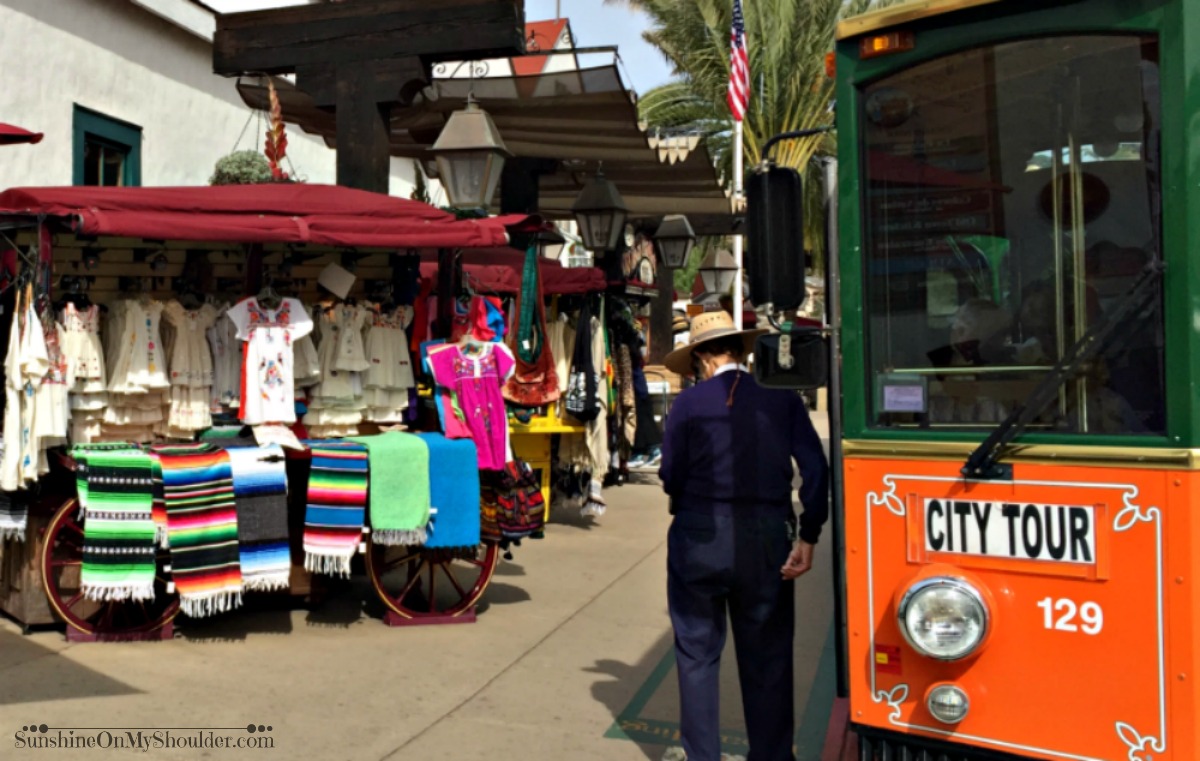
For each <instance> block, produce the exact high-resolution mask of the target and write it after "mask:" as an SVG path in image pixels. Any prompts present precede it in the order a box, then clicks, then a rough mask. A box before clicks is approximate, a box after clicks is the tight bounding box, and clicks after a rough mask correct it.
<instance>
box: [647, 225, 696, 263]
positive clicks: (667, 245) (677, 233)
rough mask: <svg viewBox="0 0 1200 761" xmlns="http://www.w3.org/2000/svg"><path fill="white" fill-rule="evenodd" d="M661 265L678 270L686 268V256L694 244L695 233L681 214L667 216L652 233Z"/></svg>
mask: <svg viewBox="0 0 1200 761" xmlns="http://www.w3.org/2000/svg"><path fill="white" fill-rule="evenodd" d="M654 240H655V241H656V242H657V243H658V251H659V253H660V254H662V259H663V265H665V266H667V267H669V268H671V269H673V270H679V269H683V268H684V267H686V266H687V261H688V254H690V253H691V252H692V246H694V245H695V244H696V233H695V231H693V230H692V224H691V222H689V221H688V218H687V217H685V216H683V215H682V214H668V215H667V216H665V217H663V221H662V224H660V225H659V226H658V231H657V232H656V233H654Z"/></svg>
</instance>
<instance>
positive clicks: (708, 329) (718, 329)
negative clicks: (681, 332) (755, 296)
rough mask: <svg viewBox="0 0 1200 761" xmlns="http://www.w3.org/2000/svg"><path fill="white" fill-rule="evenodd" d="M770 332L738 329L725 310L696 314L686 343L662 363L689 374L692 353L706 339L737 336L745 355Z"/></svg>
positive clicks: (671, 369)
mask: <svg viewBox="0 0 1200 761" xmlns="http://www.w3.org/2000/svg"><path fill="white" fill-rule="evenodd" d="M770 332H771V331H769V330H766V329H762V328H759V329H755V330H738V329H737V326H736V325H734V323H733V317H732V316H731V315H730V314H729V313H728V312H725V311H719V312H705V313H703V314H698V315H696V316H695V317H693V318H692V335H691V337H690V339H689V340H688V342H687V344H685V345H683V346H680V347H679V348H678V349H676V350H675V351H673V352H671V353H670V354H668V355H667V358H666V359H664V360H663V364H664V365H666V366H667V369H668V370H670V371H671V372H673V373H676V374H678V375H691V374H692V354H693V353H694V352H695V351H696V349H698V348H700V345H701V344H703V343H705V342H706V341H712V340H714V339H717V338H726V337H728V336H738V337H739V338H741V339H742V342H743V343H744V344H745V346H746V355H747V356H749V355H750V354H751V353H753V352H754V341H755V339H757V338H758V337H759V336H761V335H762V334H763V333H770Z"/></svg>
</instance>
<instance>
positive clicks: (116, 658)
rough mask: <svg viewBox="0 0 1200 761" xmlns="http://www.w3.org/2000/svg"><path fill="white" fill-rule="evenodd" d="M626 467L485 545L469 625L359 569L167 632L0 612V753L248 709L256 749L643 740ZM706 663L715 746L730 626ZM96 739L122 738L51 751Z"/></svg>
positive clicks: (638, 595) (649, 551)
mask: <svg viewBox="0 0 1200 761" xmlns="http://www.w3.org/2000/svg"><path fill="white" fill-rule="evenodd" d="M636 481H637V483H633V484H630V485H627V486H625V487H621V488H614V489H611V490H609V491H608V492H606V496H607V498H608V501H609V511H608V514H607V515H606V516H604V517H603V518H601V519H600V520H599V521H593V520H592V519H583V518H579V517H578V516H577V515H574V514H572V513H571V512H568V511H556V513H555V514H554V516H553V519H554V522H553V523H552V525H550V526H549V528H548V530H547V532H546V538H545V539H544V540H541V541H527V542H525V543H524V545H523V546H522V547H520V548H517V549H516V557H515V559H514V561H512V562H505V563H502V565H501V566H500V568H499V569H498V571H497V575H496V577H495V579H494V581H493V583H492V585H491V587H490V588H489V590H488V592H487V594H486V596H485V598H484V608H483V609H482V610H481V612H480V616H479V620H478V622H477V623H476V624H474V625H463V626H450V627H428V628H426V627H421V628H410V629H390V628H388V627H386V626H384V625H383V624H382V623H381V622H380V619H379V616H380V612H379V611H378V610H377V607H376V606H375V605H373V604H371V603H367V604H365V605H364V602H363V601H364V600H369V598H370V595H369V587H368V585H367V584H366V583H365V582H364V581H363V580H362V579H356V580H354V581H353V582H348V583H345V584H344V585H342V586H341V587H339V588H338V589H337V590H335V593H334V594H333V595H332V596H331V599H330V600H329V601H328V602H326V603H325V604H324V605H323V606H322V607H321V608H320V609H318V610H316V611H314V612H309V611H304V610H288V609H281V608H280V607H279V606H278V605H275V606H271V605H266V606H264V605H263V604H262V601H263V598H259V602H258V603H256V604H254V605H253V607H252V608H251V609H249V610H244V611H241V612H238V613H234V614H230V615H226V616H223V617H220V618H218V619H213V620H208V621H204V622H199V623H192V624H190V625H188V623H187V621H181V622H180V626H179V631H178V633H177V635H176V638H175V639H174V640H173V641H170V642H161V643H146V644H140V643H139V644H82V645H68V644H67V643H65V642H64V641H63V637H62V635H61V633H57V632H40V633H36V634H33V635H30V636H26V637H23V636H21V635H20V634H19V629H18V627H17V626H16V625H15V624H13V623H12V622H11V621H4V620H0V747H2V748H5V751H4V752H3V753H0V757H3V758H19V757H21V756H22V755H24V754H23V753H20V752H16V751H13V752H10V751H8V748H11V747H13V745H11V744H10V743H11V742H12V740H13V736H14V733H15V732H17V731H19V730H20V729H21V727H22V726H28V725H30V724H36V725H41V724H46V725H47V726H48V727H49V728H51V731H50V735H51V736H53V735H55V733H56V732H57V729H55V728H64V729H65V730H66V729H67V728H126V727H129V728H145V729H154V728H170V727H214V728H215V727H246V726H247V725H248V724H251V723H253V724H262V725H269V726H270V727H271V731H270V732H269V733H268V734H269V736H270V737H271V738H273V741H274V743H275V749H276V750H275V751H274V753H280V752H282V753H284V754H286V756H283V757H287V758H298V759H308V758H313V759H317V758H319V759H329V760H331V761H332V760H334V759H355V760H357V759H369V760H372V761H374V760H376V759H422V760H423V759H453V760H454V761H473V760H475V759H479V760H480V761H482V760H483V759H487V760H488V761H496V760H497V759H499V760H501V761H507V760H508V759H530V760H533V761H540V760H541V759H546V760H547V761H550V760H551V759H553V760H554V761H562V760H566V761H588V760H589V759H597V760H599V759H604V760H605V761H623V760H626V759H628V760H629V761H637V760H642V759H658V758H660V757H661V756H662V753H663V749H664V747H665V746H666V745H667V744H669V743H671V742H672V740H673V739H674V738H675V736H676V733H677V728H678V725H677V723H676V722H677V720H678V714H677V697H676V686H675V672H674V668H673V661H672V657H671V634H670V624H669V622H668V619H667V614H666V592H665V566H666V545H665V536H666V530H667V525H668V522H669V516H668V515H667V511H666V500H665V498H664V497H663V496H662V493H661V491H660V490H659V488H658V487H657V479H655V478H652V477H651V476H650V475H649V474H647V475H645V476H639V477H638V478H637V479H636ZM829 561H830V558H829V555H828V553H827V551H826V547H825V546H824V545H822V546H821V547H819V548H818V556H817V568H816V570H814V572H813V573H811V574H809V575H808V576H806V577H805V578H804V580H803V581H802V583H801V584H800V586H799V589H798V594H799V605H798V615H799V636H798V637H797V642H796V651H797V727H798V736H797V742H798V747H799V750H800V753H799V758H800V759H801V761H810V760H811V759H817V758H819V756H820V748H821V743H822V740H823V735H824V731H825V727H826V724H827V722H828V718H829V711H830V704H831V703H832V698H833V678H834V675H833V652H832V641H831V628H830V622H831V608H832V600H831V597H830V593H829V568H830V563H829ZM267 602H268V603H269V602H270V601H269V600H268V601H267ZM725 665H726V669H725V672H726V673H725V680H724V681H725V688H724V693H723V695H724V697H725V699H724V703H723V711H722V714H723V716H722V730H723V733H724V736H725V738H726V745H727V750H729V751H731V752H742V753H744V752H745V736H744V734H743V731H742V730H743V725H742V721H741V717H740V707H739V703H738V689H737V681H736V676H735V675H736V672H735V670H734V664H733V659H732V644H731V649H730V652H729V657H728V658H726V664H725ZM179 734H182V733H179ZM229 734H231V735H233V734H237V733H235V732H230V733H229ZM240 736H242V737H244V736H246V733H245V730H242V731H241V733H240ZM247 752H248V751H240V752H230V751H221V750H209V751H205V752H202V751H188V750H179V749H176V750H161V749H151V750H150V751H149V753H148V754H147V757H149V758H164V759H169V758H186V759H193V758H201V757H209V758H220V757H225V756H230V755H241V754H244V753H247ZM255 752H256V753H262V755H264V756H265V757H270V756H272V755H274V753H272V752H268V751H261V752H260V751H255ZM202 754H203V755H202ZM109 755H111V756H113V757H117V756H120V757H128V754H127V753H120V754H118V753H116V752H113V753H111V754H108V753H104V752H100V751H96V750H89V751H57V752H55V753H54V754H53V755H52V756H51V757H53V758H60V759H70V758H80V759H96V758H105V757H108V756H109Z"/></svg>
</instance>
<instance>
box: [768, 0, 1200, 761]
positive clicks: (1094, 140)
mask: <svg viewBox="0 0 1200 761" xmlns="http://www.w3.org/2000/svg"><path fill="white" fill-rule="evenodd" d="M838 36H839V41H838V45H837V51H836V54H835V61H834V63H835V66H836V80H837V84H836V87H837V135H838V156H837V162H836V163H837V165H836V167H834V168H831V170H830V171H829V172H828V178H829V179H830V181H831V183H830V188H829V195H828V198H829V201H830V203H831V205H832V206H833V207H835V208H833V209H832V211H831V218H832V220H834V221H833V223H832V225H831V232H832V233H834V235H835V239H836V241H837V248H838V253H837V255H835V256H831V257H830V267H829V269H830V272H829V273H828V276H829V279H830V288H829V294H830V300H829V317H830V324H831V328H830V330H829V331H828V332H829V333H830V334H832V340H831V341H830V342H829V345H830V346H831V347H832V353H831V354H830V359H831V360H832V361H830V362H829V367H830V369H831V370H832V373H831V377H830V390H831V394H830V396H831V399H832V400H833V403H832V405H831V406H832V407H833V409H832V411H831V422H832V423H833V425H832V430H833V434H832V439H833V440H832V442H831V450H832V460H833V465H834V470H835V474H836V475H835V484H834V489H835V494H834V497H835V503H836V504H837V506H838V507H837V509H836V511H835V513H836V515H835V521H834V522H835V529H836V530H837V531H836V532H835V533H836V538H837V541H836V544H837V545H839V552H838V557H837V560H836V563H837V565H836V567H837V570H838V574H837V576H838V584H839V590H838V591H839V599H840V601H841V611H840V615H841V618H842V620H841V624H842V631H841V634H842V642H841V644H842V648H841V652H842V656H843V659H842V660H843V663H842V665H843V669H842V674H841V677H842V680H841V681H842V685H841V686H842V687H843V688H844V689H845V690H846V691H847V692H848V695H849V706H850V708H849V710H850V721H851V723H852V727H853V729H854V730H855V731H856V733H857V734H858V737H859V744H858V747H859V755H860V758H861V759H862V760H863V761H875V760H879V761H883V760H885V759H888V760H890V759H926V758H928V759H941V758H951V759H967V760H969V761H982V760H984V759H998V760H1008V761H1012V760H1013V759H1069V760H1071V761H1194V759H1197V758H1200V738H1198V737H1197V728H1196V725H1197V720H1196V719H1197V715H1198V712H1200V657H1198V653H1197V642H1198V634H1200V631H1198V626H1200V621H1198V618H1197V617H1198V615H1200V553H1197V552H1196V546H1195V545H1196V543H1197V541H1198V540H1200V523H1198V519H1197V511H1196V504H1197V498H1198V497H1200V396H1198V395H1197V393H1196V389H1195V386H1196V379H1197V378H1198V377H1200V322H1198V321H1197V318H1196V315H1197V314H1200V311H1197V304H1200V300H1198V296H1197V294H1198V292H1200V257H1198V256H1197V255H1196V240H1197V234H1198V233H1200V215H1197V214H1196V209H1197V208H1200V205H1198V204H1200V181H1198V180H1200V176H1198V174H1197V173H1198V172H1200V141H1197V140H1196V139H1195V135H1194V132H1195V129H1196V125H1197V123H1198V120H1200V77H1198V76H1197V75H1198V74H1200V3H1197V2H1194V1H1193V0H1076V1H1075V2H1057V3H1049V2H1045V1H1044V0H920V1H917V0H913V1H912V2H905V3H901V4H899V5H893V6H889V7H888V8H885V9H883V10H880V11H876V12H873V13H870V14H867V15H863V16H859V17H855V18H851V19H848V20H847V21H845V22H843V23H842V25H841V26H840V28H839V35H838ZM783 137H785V136H781V138H780V139H782V138H783ZM790 137H793V138H794V137H799V136H797V135H792V136H790ZM768 153H769V152H768ZM785 174H787V170H782V169H779V168H775V167H772V166H771V165H770V164H769V163H768V164H767V165H765V166H763V167H760V168H759V170H758V173H757V174H756V176H755V177H754V178H752V179H751V181H750V204H751V209H750V213H749V219H750V239H751V240H750V243H751V247H752V248H754V247H755V243H756V241H758V242H759V243H760V244H761V245H760V246H759V247H758V250H757V251H752V252H751V253H750V255H749V256H750V258H749V260H748V261H749V264H748V267H749V268H750V275H751V279H752V280H753V281H757V282H755V283H752V291H754V292H755V293H754V298H755V300H756V301H759V302H761V301H765V300H770V296H771V295H772V293H773V292H772V289H775V291H774V292H778V288H779V285H778V278H777V277H776V278H773V280H774V281H775V282H774V283H771V282H764V278H767V277H768V276H769V275H770V274H771V273H772V272H775V273H778V272H779V271H781V268H783V269H786V262H785V261H783V260H782V258H781V257H783V256H785V255H786V254H785V252H783V249H784V248H785V247H786V243H783V242H780V241H781V240H782V239H781V238H780V237H779V233H780V228H781V227H782V226H783V225H785V224H795V222H794V221H790V222H789V221H785V220H782V219H780V217H782V216H785V215H780V214H778V213H777V212H775V211H774V209H776V208H777V207H778V205H779V203H780V199H781V198H786V197H787V195H786V194H787V192H789V191H788V183H789V182H791V183H792V184H793V185H794V183H795V179H794V178H792V179H790V180H789V179H788V178H786V177H781V176H779V175H785ZM791 192H794V191H791ZM756 203H757V204H758V206H757V208H756V207H755V204H756ZM764 212H765V213H764ZM756 269H757V271H755V270H756ZM788 306H790V304H789V305H788ZM785 327H786V326H785ZM789 330H790V331H791V333H792V335H791V336H788V337H787V341H788V342H789V343H783V345H782V346H781V345H780V344H781V343H782V342H781V341H780V339H779V337H773V338H772V339H771V341H774V343H770V342H768V343H765V344H762V345H760V347H759V349H760V351H759V353H760V354H761V355H762V356H760V357H758V363H759V365H760V368H761V369H760V374H761V375H762V376H763V377H764V381H765V382H768V383H769V382H771V381H772V377H771V376H772V373H773V372H777V371H779V372H780V375H779V376H778V379H779V382H780V383H781V384H782V383H786V382H787V377H788V374H787V373H785V372H782V371H780V368H781V367H786V365H787V363H788V362H792V363H795V362H797V361H804V359H805V358H806V355H804V354H803V353H797V349H796V347H797V346H798V345H799V344H798V343H797V341H801V343H802V340H801V339H802V338H803V336H802V334H801V333H800V332H799V331H798V330H796V329H789ZM781 358H783V359H784V360H785V361H783V362H781V361H780V359H781ZM821 359H822V363H823V361H824V358H821ZM793 374H794V373H793ZM839 400H840V403H839Z"/></svg>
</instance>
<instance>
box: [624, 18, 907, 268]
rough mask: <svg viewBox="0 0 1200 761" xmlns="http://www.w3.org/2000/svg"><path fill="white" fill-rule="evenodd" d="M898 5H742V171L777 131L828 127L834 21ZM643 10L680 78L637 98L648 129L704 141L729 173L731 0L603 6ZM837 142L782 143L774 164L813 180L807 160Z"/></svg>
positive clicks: (813, 238) (813, 225)
mask: <svg viewBox="0 0 1200 761" xmlns="http://www.w3.org/2000/svg"><path fill="white" fill-rule="evenodd" d="M897 1H898V0H751V1H750V2H744V3H743V9H744V12H745V18H746V36H747V42H748V47H749V53H750V71H751V78H752V82H751V96H750V109H749V111H748V113H747V115H746V120H745V122H744V124H743V138H744V150H745V158H746V166H748V167H753V166H754V165H756V164H758V163H759V162H760V161H761V160H762V158H763V157H762V147H763V145H764V144H765V143H766V141H767V140H768V139H770V138H771V137H772V136H773V135H777V134H779V133H781V132H790V131H794V130H802V129H810V128H814V127H822V126H831V125H832V124H833V112H832V104H833V96H834V83H833V81H832V80H831V79H829V77H827V76H826V73H825V55H826V54H827V53H828V52H830V51H831V50H833V46H834V32H835V29H836V27H837V23H838V21H840V20H841V19H843V18H845V17H847V16H850V15H857V14H859V13H862V12H863V11H865V10H868V9H870V8H876V7H882V6H885V5H891V4H892V3H894V2H897ZM605 2H606V3H607V4H611V5H625V6H627V7H630V8H634V9H636V10H638V11H641V12H643V13H645V14H646V15H647V16H649V18H650V22H651V26H650V29H649V30H648V31H646V32H645V33H644V34H643V37H644V39H645V40H646V41H647V42H649V43H650V44H651V45H652V46H654V47H655V48H657V49H658V51H659V52H660V53H662V55H663V57H664V58H665V59H666V60H667V61H668V62H669V63H670V65H671V66H672V67H673V69H674V71H675V72H676V77H677V78H676V79H675V80H673V81H671V82H669V83H667V84H665V85H662V86H660V87H656V88H655V89H653V90H651V91H650V92H648V93H646V95H645V96H644V97H643V98H642V99H641V101H640V103H639V113H640V115H641V118H642V119H644V120H645V121H646V122H647V123H648V124H650V125H651V127H654V128H659V129H663V130H673V131H687V132H691V133H693V134H704V135H707V136H708V146H709V149H710V152H711V153H712V155H713V158H714V161H715V162H716V164H717V168H718V170H719V171H720V173H721V175H722V176H723V177H725V178H727V179H732V177H733V154H732V151H733V139H732V129H733V122H732V118H731V116H730V114H729V108H728V105H727V104H726V99H725V95H726V91H727V88H728V86H729V32H730V28H731V26H732V14H733V9H732V7H733V2H732V0H605ZM835 144H836V142H835V140H834V139H833V138H832V137H831V136H829V135H824V136H817V137H814V138H809V139H805V140H794V141H788V142H785V143H782V144H780V146H779V147H778V148H777V149H776V151H775V154H774V159H775V161H776V162H777V163H778V164H780V165H783V166H790V167H793V168H796V169H798V170H800V171H801V172H802V173H804V174H806V175H808V177H809V178H815V177H816V176H817V175H816V174H815V173H814V172H813V171H811V169H810V166H811V164H812V158H813V157H814V156H815V155H818V154H831V153H832V152H833V151H834V145H835ZM805 186H806V193H809V194H812V196H813V198H812V199H810V202H807V203H806V206H807V207H808V208H809V210H810V212H811V211H812V210H819V208H820V207H819V194H820V183H819V182H815V181H808V182H806V184H805ZM806 217H807V218H808V220H809V224H810V228H809V231H808V236H807V237H808V240H809V243H810V247H811V248H812V249H813V251H814V253H816V254H818V255H820V253H821V247H822V245H823V231H822V225H823V220H822V219H821V216H820V214H813V213H809V214H808V215H806Z"/></svg>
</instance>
